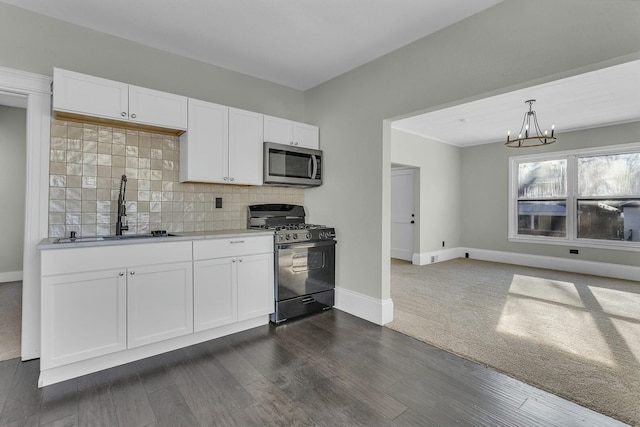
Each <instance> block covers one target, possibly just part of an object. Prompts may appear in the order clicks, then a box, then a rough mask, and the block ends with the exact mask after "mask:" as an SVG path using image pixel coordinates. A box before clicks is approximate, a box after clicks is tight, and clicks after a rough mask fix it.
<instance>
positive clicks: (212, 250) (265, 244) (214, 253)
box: [193, 236, 273, 260]
mask: <svg viewBox="0 0 640 427" xmlns="http://www.w3.org/2000/svg"><path fill="white" fill-rule="evenodd" d="M268 252H273V236H255V237H247V236H239V237H234V238H226V239H210V240H201V241H196V242H193V259H194V260H199V259H213V258H224V257H233V256H239V255H250V254H262V253H268Z"/></svg>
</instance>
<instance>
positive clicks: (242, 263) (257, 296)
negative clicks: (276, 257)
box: [236, 253, 275, 320]
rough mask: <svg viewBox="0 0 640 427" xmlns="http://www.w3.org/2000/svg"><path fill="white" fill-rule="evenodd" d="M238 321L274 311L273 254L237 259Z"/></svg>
mask: <svg viewBox="0 0 640 427" xmlns="http://www.w3.org/2000/svg"><path fill="white" fill-rule="evenodd" d="M236 264H237V269H238V275H237V278H238V279H237V280H238V320H246V319H251V318H253V317H256V316H260V315H263V314H271V313H273V312H274V310H275V300H274V287H273V279H274V274H273V253H270V254H260V255H250V256H243V257H240V258H239V259H238V262H237V263H236Z"/></svg>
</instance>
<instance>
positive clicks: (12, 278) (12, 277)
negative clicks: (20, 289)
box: [0, 271, 22, 283]
mask: <svg viewBox="0 0 640 427" xmlns="http://www.w3.org/2000/svg"><path fill="white" fill-rule="evenodd" d="M20 280H22V271H7V272H4V273H0V283H8V282H18V281H20Z"/></svg>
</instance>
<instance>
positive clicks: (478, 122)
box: [392, 61, 640, 147]
mask: <svg viewBox="0 0 640 427" xmlns="http://www.w3.org/2000/svg"><path fill="white" fill-rule="evenodd" d="M528 99H535V100H536V102H535V103H534V105H533V108H534V110H535V111H536V114H537V116H538V122H539V123H540V127H541V128H542V130H543V131H544V130H545V128H547V129H550V128H551V125H552V124H555V125H556V136H557V137H558V140H560V138H562V136H561V135H562V132H568V131H573V130H579V129H588V128H595V127H601V126H608V125H613V124H619V123H626V122H634V121H638V120H640V61H633V62H628V63H625V64H621V65H617V66H613V67H609V68H603V69H600V70H596V71H592V72H589V73H585V74H580V75H577V76H574V77H569V78H566V79H561V80H556V81H553V82H549V83H545V84H541V85H537V86H533V87H529V88H526V89H521V90H517V91H514V92H509V93H505V94H502V95H498V96H493V97H490V98H485V99H481V100H478V101H474V102H469V103H466V104H461V105H457V106H454V107H451V108H445V109H442V110H437V111H433V112H430V113H426V114H421V115H417V116H413V117H410V118H407V119H403V120H398V121H395V122H393V124H392V126H393V127H394V128H396V129H400V130H404V131H406V132H410V133H414V134H417V135H421V136H424V137H427V138H431V139H434V140H437V141H441V142H446V143H448V144H452V145H456V146H459V147H464V146H469V145H478V144H487V143H492V142H498V141H505V140H506V136H507V131H508V130H510V131H511V135H517V134H518V131H519V130H520V126H521V124H522V119H523V116H524V114H525V112H526V111H528V105H525V103H524V102H525V101H526V100H528ZM639 137H640V135H639Z"/></svg>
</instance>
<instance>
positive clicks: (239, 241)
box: [229, 240, 244, 244]
mask: <svg viewBox="0 0 640 427" xmlns="http://www.w3.org/2000/svg"><path fill="white" fill-rule="evenodd" d="M229 243H231V244H234V243H244V240H231V241H230V242H229Z"/></svg>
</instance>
